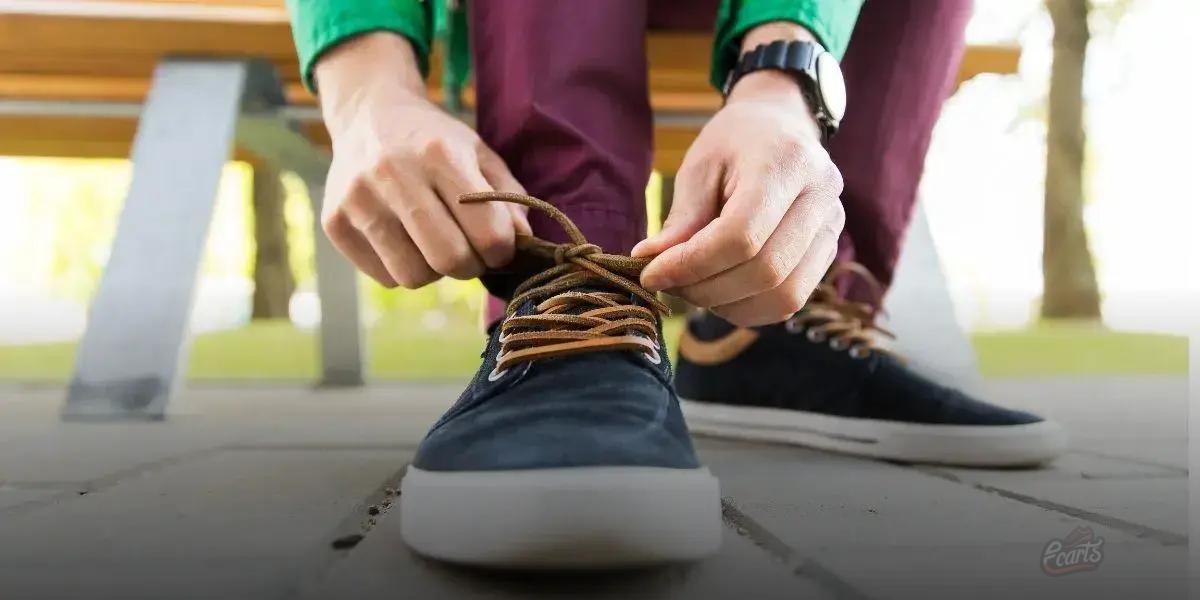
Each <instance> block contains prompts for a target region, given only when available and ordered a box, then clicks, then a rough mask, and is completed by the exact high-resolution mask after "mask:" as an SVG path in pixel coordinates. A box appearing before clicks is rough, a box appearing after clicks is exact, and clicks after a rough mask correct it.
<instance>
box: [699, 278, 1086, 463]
mask: <svg viewBox="0 0 1200 600" xmlns="http://www.w3.org/2000/svg"><path fill="white" fill-rule="evenodd" d="M846 274H856V275H857V276H859V277H862V278H864V279H865V280H866V282H867V283H869V284H871V285H873V286H874V287H875V288H876V289H880V288H879V286H878V283H877V282H875V280H874V278H873V277H871V275H870V273H869V272H868V271H867V270H866V269H865V268H863V267H862V266H861V265H857V264H854V263H843V264H840V265H837V266H835V267H834V268H833V269H831V270H830V273H829V275H828V276H827V277H826V278H825V280H824V281H823V282H822V283H821V284H820V285H819V286H818V289H817V290H816V292H815V293H814V294H813V297H812V298H811V299H810V300H809V302H808V304H807V305H806V306H805V308H804V309H803V310H802V311H800V312H799V313H797V314H796V315H794V316H793V317H792V318H791V319H789V320H788V321H786V322H784V323H782V324H779V325H772V326H768V327H758V328H753V329H743V328H738V327H734V326H733V325H731V324H729V323H727V322H725V321H724V320H722V319H720V318H718V317H716V316H713V315H711V314H707V313H706V314H701V315H696V316H693V317H692V318H691V319H690V320H689V322H688V325H687V328H686V330H685V332H684V334H683V337H682V339H681V340H680V346H679V367H678V373H677V375H676V378H675V385H676V387H677V389H678V390H679V394H680V396H681V397H683V398H684V400H683V401H682V403H683V410H684V414H685V415H686V416H687V420H688V424H689V425H690V426H691V427H692V430H693V431H695V432H697V433H703V434H710V435H717V436H726V437H734V438H741V439H751V440H764V441H776V442H785V443H794V444H800V445H805V446H811V447H814V448H820V449H824V450H832V451H838V452H845V453H849V454H857V455H862V456H869V457H875V458H882V459H890V460H897V461H906V462H928V463H942V464H951V465H963V466H1021V465H1034V464H1038V463H1043V462H1046V461H1049V460H1051V459H1053V458H1054V457H1056V456H1058V455H1059V454H1060V453H1061V452H1062V451H1063V450H1064V447H1065V445H1066V436H1065V434H1064V432H1063V429H1062V428H1061V427H1060V426H1059V425H1058V424H1057V423H1054V422H1053V421H1049V420H1046V419H1043V418H1041V417H1038V416H1037V415H1033V414H1030V413H1027V412H1022V411H1017V410H1010V409H1007V408H1003V407H1000V406H997V405H994V404H989V403H986V402H983V401H980V400H977V399H975V398H972V397H970V396H968V395H967V394H964V393H963V392H961V391H959V390H956V389H952V388H950V387H947V386H944V385H940V384H938V383H937V382H934V381H931V380H930V379H928V378H926V377H924V376H922V375H920V374H918V373H916V372H915V371H913V370H912V369H911V368H909V367H908V366H907V365H906V364H905V362H904V360H903V359H902V358H901V357H899V356H897V355H896V354H895V353H893V352H891V351H889V350H887V349H885V348H883V347H882V344H881V343H880V342H881V337H882V336H887V335H889V334H887V332H886V331H884V330H882V329H880V328H879V327H878V326H876V325H875V315H876V311H875V309H874V308H873V306H872V305H871V304H866V303H857V302H851V301H848V300H846V299H845V298H843V297H842V296H841V294H840V293H839V292H838V289H837V287H836V285H835V283H836V282H837V279H838V277H840V276H842V275H846Z"/></svg>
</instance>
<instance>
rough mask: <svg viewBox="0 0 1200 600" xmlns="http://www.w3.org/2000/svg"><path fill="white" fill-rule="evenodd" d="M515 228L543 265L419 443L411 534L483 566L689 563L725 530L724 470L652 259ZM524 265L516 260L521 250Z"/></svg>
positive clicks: (408, 489) (538, 205) (407, 535)
mask: <svg viewBox="0 0 1200 600" xmlns="http://www.w3.org/2000/svg"><path fill="white" fill-rule="evenodd" d="M489 200H491V201H508V202H516V203H520V204H524V205H526V206H529V207H531V208H533V209H536V210H542V211H546V212H547V213H549V214H550V215H551V216H552V217H554V219H555V220H557V221H558V222H559V223H561V224H562V226H563V228H564V229H565V230H566V231H567V233H568V235H569V237H570V239H571V240H572V241H571V242H569V243H566V244H553V243H550V242H546V241H543V240H540V239H537V238H533V237H529V236H518V242H517V245H518V255H519V256H520V257H521V259H522V260H524V261H526V262H528V261H529V260H530V259H532V260H533V262H535V263H539V264H540V265H541V266H540V267H539V268H537V269H535V270H534V271H533V275H532V276H529V277H528V278H526V279H525V280H524V282H523V283H521V284H520V285H519V286H517V287H516V288H515V290H513V292H512V299H511V302H510V303H509V308H508V311H507V314H506V315H505V317H504V318H503V320H502V321H501V322H500V323H499V324H498V325H497V326H495V327H494V328H493V329H492V331H491V333H490V337H489V339H488V342H487V346H486V348H485V349H484V351H483V365H482V366H481V367H480V368H479V371H478V373H477V374H476V375H475V377H474V378H473V379H472V380H471V382H470V384H469V385H468V386H467V389H466V391H464V392H463V394H462V396H461V397H460V398H459V399H458V401H457V402H456V403H455V404H454V405H453V406H452V407H451V408H450V409H449V411H448V412H447V413H446V414H445V415H444V416H443V417H442V418H441V419H440V420H439V421H438V422H437V423H436V424H435V425H434V426H433V428H432V429H431V430H430V431H429V433H428V435H427V436H426V437H425V439H424V440H423V441H422V442H421V444H420V446H419V448H418V450H417V453H416V456H415V458H414V459H413V461H412V463H411V465H410V466H409V468H408V470H407V473H406V475H405V477H404V480H403V483H402V489H401V502H400V512H401V519H400V527H401V535H402V537H403V539H404V541H405V542H407V544H408V545H409V546H410V547H411V548H412V549H413V550H415V551H416V552H417V553H419V554H422V555H424V556H428V557H431V558H436V559H441V560H446V561H451V562H456V563H464V564H472V565H483V566H490V567H512V568H530V569H552V568H570V569H574V568H598V567H599V568H603V567H627V566H642V565H653V564H658V563H667V562H676V561H687V560H694V559H698V558H701V557H704V556H707V555H709V554H712V553H713V552H715V551H716V549H717V547H718V545H719V541H720V537H721V531H720V530H721V520H720V491H719V489H718V485H717V480H716V478H715V477H713V476H712V475H711V474H710V473H709V472H708V470H707V469H706V468H704V467H702V466H701V465H700V463H699V461H698V460H697V458H696V454H695V451H694V449H693V447H692V442H691V439H690V437H689V434H688V430H687V426H686V425H685V423H684V419H683V415H682V414H681V412H680V407H679V401H678V398H677V396H676V394H675V391H674V388H673V387H672V384H671V366H670V362H669V360H668V357H667V356H666V353H665V352H664V351H663V350H662V345H661V339H662V330H661V320H660V315H661V314H663V313H664V312H666V307H665V306H663V305H662V304H661V302H660V301H659V300H658V299H657V298H656V297H655V296H654V295H653V294H651V293H650V292H648V291H646V290H645V289H644V288H642V287H641V286H640V285H638V284H637V281H638V275H639V274H640V272H641V269H642V267H643V266H644V265H645V262H646V261H644V260H640V259H633V258H630V257H628V256H618V255H612V254H605V253H603V252H602V251H601V250H600V248H598V247H596V246H594V245H591V244H588V243H587V240H585V239H584V237H583V235H582V234H581V233H580V231H579V230H578V229H577V228H576V227H575V226H574V225H573V224H572V223H571V222H570V220H568V219H567V217H566V216H565V215H563V214H562V213H561V212H559V211H558V210H557V209H555V208H554V207H553V206H551V205H549V204H547V203H545V202H542V201H540V200H536V199H533V198H530V197H528V196H524V195H517V194H501V193H486V194H472V195H469V196H465V197H463V199H462V201H464V202H479V201H489ZM518 262H520V261H518Z"/></svg>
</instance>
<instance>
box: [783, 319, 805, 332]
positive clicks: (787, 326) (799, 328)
mask: <svg viewBox="0 0 1200 600" xmlns="http://www.w3.org/2000/svg"><path fill="white" fill-rule="evenodd" d="M783 329H784V331H786V332H788V333H791V334H800V333H804V324H803V323H801V322H799V321H797V320H795V319H788V320H786V321H784V322H783Z"/></svg>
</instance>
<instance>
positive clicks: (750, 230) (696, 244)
mask: <svg viewBox="0 0 1200 600" xmlns="http://www.w3.org/2000/svg"><path fill="white" fill-rule="evenodd" d="M800 166H802V165H800ZM797 168H798V166H797V167H789V168H786V169H783V168H781V169H778V171H779V172H776V173H769V174H767V175H765V176H759V174H758V173H755V176H753V177H749V178H741V179H740V181H739V182H738V184H737V187H736V188H734V190H733V191H732V193H731V194H730V197H729V201H728V202H726V203H725V205H724V206H723V207H722V209H721V214H720V216H718V217H717V218H716V219H713V220H712V221H711V222H710V223H708V224H707V225H705V226H704V228H702V229H701V230H700V231H699V232H697V233H696V234H695V235H693V236H692V237H691V238H690V239H688V240H687V241H685V242H683V243H681V244H678V245H676V246H673V247H671V248H668V249H667V250H665V251H663V253H662V254H660V255H658V257H656V258H655V259H654V260H653V261H651V263H650V264H649V265H647V266H646V270H645V271H643V272H642V283H643V285H646V286H647V287H648V288H649V289H652V290H662V289H667V288H673V287H684V286H688V285H692V284H695V283H698V282H700V281H703V280H704V279H707V278H709V277H712V276H713V275H716V274H717V273H720V272H721V271H724V270H726V269H730V268H732V267H734V266H736V265H739V264H741V263H743V262H746V261H748V260H750V259H752V258H754V257H755V256H757V255H758V253H759V251H761V250H762V247H763V245H764V244H766V242H767V240H768V239H770V237H771V234H772V233H774V232H775V229H776V228H778V226H779V222H780V221H781V220H782V219H783V216H784V214H786V212H787V210H788V209H789V207H791V205H792V203H793V202H794V201H796V200H797V198H798V196H800V194H801V192H803V191H804V189H805V185H806V183H808V178H807V177H805V176H804V175H803V174H801V173H797V172H795V171H796V170H797Z"/></svg>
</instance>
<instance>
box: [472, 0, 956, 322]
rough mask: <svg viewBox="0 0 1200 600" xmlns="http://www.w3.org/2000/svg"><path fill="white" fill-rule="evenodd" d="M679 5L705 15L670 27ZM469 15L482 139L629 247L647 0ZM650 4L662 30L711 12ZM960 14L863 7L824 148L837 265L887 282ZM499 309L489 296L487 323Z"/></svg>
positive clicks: (945, 85) (946, 83)
mask: <svg viewBox="0 0 1200 600" xmlns="http://www.w3.org/2000/svg"><path fill="white" fill-rule="evenodd" d="M688 7H691V8H690V10H694V11H696V12H697V13H700V12H703V15H702V19H700V18H690V17H692V16H694V15H690V14H689V15H685V16H687V17H689V18H686V19H685V18H677V17H678V16H679V15H678V11H680V10H685V9H687V8H688ZM470 8H471V17H470V19H471V42H472V48H473V51H474V60H475V63H474V64H475V67H474V71H475V85H476V90H477V97H478V104H479V112H478V128H479V132H480V135H481V136H482V137H483V139H484V141H485V142H486V143H487V144H488V145H490V146H491V147H492V148H494V149H495V150H496V151H497V152H499V153H500V155H501V156H503V157H504V159H505V161H506V162H507V163H508V166H509V168H510V169H512V172H513V174H514V175H515V176H516V177H517V179H518V180H520V181H521V183H522V184H523V185H524V186H525V188H526V189H527V190H528V191H529V193H530V194H532V195H534V196H538V197H541V198H543V199H545V200H547V201H549V202H551V203H552V204H554V205H556V206H558V207H559V208H561V209H562V210H563V211H565V212H566V213H567V215H568V216H570V217H571V219H572V220H574V221H575V222H576V223H577V224H578V225H579V226H580V228H581V229H583V232H584V234H585V235H587V237H588V239H589V240H592V241H593V242H594V243H597V244H599V245H600V246H601V247H603V248H604V249H605V250H607V251H612V252H625V251H628V250H629V249H630V248H631V247H632V246H633V244H634V243H636V242H637V241H638V240H639V239H641V237H642V236H643V235H644V234H645V230H646V227H645V205H644V196H643V193H644V192H643V191H644V188H645V185H646V180H647V178H648V177H649V172H650V164H651V163H650V159H651V154H650V153H651V148H652V145H651V136H652V122H651V113H650V107H649V102H648V100H647V85H646V76H645V74H646V58H645V46H644V31H645V27H646V25H647V10H646V8H647V4H646V3H645V2H637V1H633V2H626V3H622V4H621V10H614V9H613V7H612V6H611V3H609V2H586V3H585V2H561V1H560V0H558V1H556V0H509V1H506V2H503V3H499V2H495V3H486V2H474V3H471V4H470ZM649 8H650V9H651V11H650V20H651V21H652V22H653V23H654V24H657V25H662V26H665V27H671V26H673V25H683V26H684V27H685V28H692V29H694V28H696V27H697V24H698V23H707V24H709V25H711V20H712V17H713V15H714V14H715V10H714V9H715V2H696V3H695V4H691V5H689V4H684V3H681V2H678V1H676V2H667V3H664V2H662V1H661V0H660V1H659V2H654V3H652V4H650V5H649ZM660 8H662V9H663V10H658V9H660ZM970 12H971V3H970V0H886V1H883V0H868V2H867V3H866V4H865V5H864V6H863V9H862V13H861V16H860V18H859V21H858V24H857V26H856V27H855V30H854V35H853V37H852V39H851V42H850V48H849V51H848V52H847V54H846V57H845V60H844V62H843V70H844V71H845V75H846V86H847V88H848V91H849V94H850V104H849V107H848V109H847V115H846V119H845V123H844V124H843V126H842V130H841V131H840V132H839V134H838V136H837V137H836V138H834V140H833V144H832V147H831V148H830V152H831V154H832V156H833V159H834V162H835V163H837V165H838V167H839V168H840V169H841V171H842V176H843V178H844V180H845V183H846V188H845V192H844V193H843V195H842V201H843V203H844V204H845V206H846V214H847V220H846V231H845V233H844V234H843V236H842V241H841V244H840V245H841V248H840V251H839V258H841V259H844V260H851V259H852V260H857V261H859V262H862V263H863V264H864V265H866V267H867V268H868V269H870V270H871V271H872V272H873V273H874V274H875V275H876V276H878V277H879V278H880V280H881V281H882V282H883V283H884V284H885V285H886V284H888V283H890V282H891V279H892V275H893V273H894V270H895V265H896V260H897V258H898V256H899V251H900V243H901V242H902V240H903V235H904V230H905V228H906V227H907V225H908V221H909V218H910V216H911V214H912V206H913V202H914V200H915V198H916V190H917V185H918V183H919V182H920V177H921V171H922V167H923V165H924V160H925V152H926V150H927V149H928V146H929V139H930V135H931V133H932V130H933V126H934V123H935V122H936V120H937V116H938V113H939V111H940V110H941V105H942V102H943V100H944V99H945V97H946V95H947V94H948V92H949V91H950V86H951V84H952V82H953V78H954V74H955V72H956V69H957V65H958V62H959V60H960V58H961V55H962V50H963V31H964V29H965V27H966V22H967V19H968V18H969V16H970ZM676 22H678V23H676ZM709 28H710V29H711V26H709ZM531 224H532V226H533V228H534V233H536V234H537V235H539V236H543V237H546V238H547V239H557V240H561V239H562V237H561V232H560V231H559V230H558V228H557V226H555V225H554V224H553V223H552V222H550V221H549V220H548V219H546V218H544V217H543V216H541V215H537V214H535V215H532V218H531ZM860 292H861V290H852V294H853V295H854V296H856V297H860V296H861V293H860ZM498 309H502V305H500V304H499V303H497V302H495V301H493V302H492V303H491V310H490V311H489V312H490V313H491V316H492V317H495V316H498V314H499V310H498Z"/></svg>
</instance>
